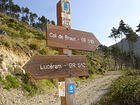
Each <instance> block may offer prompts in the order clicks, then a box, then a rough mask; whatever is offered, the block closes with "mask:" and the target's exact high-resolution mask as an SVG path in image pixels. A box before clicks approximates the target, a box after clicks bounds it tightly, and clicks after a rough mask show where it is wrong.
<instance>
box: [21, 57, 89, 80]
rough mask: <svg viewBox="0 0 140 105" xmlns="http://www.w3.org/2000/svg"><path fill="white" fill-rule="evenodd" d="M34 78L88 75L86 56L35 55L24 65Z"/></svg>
mask: <svg viewBox="0 0 140 105" xmlns="http://www.w3.org/2000/svg"><path fill="white" fill-rule="evenodd" d="M23 68H24V69H25V71H26V72H28V73H29V74H30V75H31V76H32V77H33V78H34V79H47V78H69V77H78V76H87V75H88V67H87V61H86V56H71V57H69V56H65V55H58V56H46V55H45V56H41V55H36V56H33V57H32V58H31V59H30V60H29V61H28V62H27V63H26V64H25V65H24V66H23Z"/></svg>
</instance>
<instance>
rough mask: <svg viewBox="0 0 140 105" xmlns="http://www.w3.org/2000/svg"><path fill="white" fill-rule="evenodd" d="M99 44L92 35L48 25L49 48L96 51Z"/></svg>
mask: <svg viewBox="0 0 140 105" xmlns="http://www.w3.org/2000/svg"><path fill="white" fill-rule="evenodd" d="M99 44H100V43H99V41H98V40H97V39H96V37H95V36H94V35H93V34H92V33H89V32H84V31H78V30H74V29H67V28H65V27H62V26H54V25H47V46H49V47H56V48H67V49H75V50H85V51H94V50H96V48H97V47H98V46H99Z"/></svg>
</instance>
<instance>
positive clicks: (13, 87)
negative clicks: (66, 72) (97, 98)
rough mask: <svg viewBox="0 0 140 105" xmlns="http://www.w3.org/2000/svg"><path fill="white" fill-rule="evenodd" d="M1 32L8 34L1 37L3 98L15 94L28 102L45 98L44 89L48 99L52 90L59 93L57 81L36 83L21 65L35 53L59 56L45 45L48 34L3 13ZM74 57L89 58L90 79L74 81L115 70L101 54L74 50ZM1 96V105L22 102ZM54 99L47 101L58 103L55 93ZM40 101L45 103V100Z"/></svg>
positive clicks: (0, 65)
mask: <svg viewBox="0 0 140 105" xmlns="http://www.w3.org/2000/svg"><path fill="white" fill-rule="evenodd" d="M0 30H1V31H5V32H6V33H7V35H3V34H0V94H3V95H4V97H9V96H11V95H10V94H15V95H16V97H18V94H19V95H20V96H21V99H23V98H24V100H27V99H26V97H27V96H34V98H35V97H36V98H37V97H39V96H40V95H38V94H41V97H44V98H45V96H44V95H43V93H44V90H45V91H46V90H47V92H48V93H46V94H47V95H46V96H47V97H48V95H49V94H50V92H51V91H53V90H54V91H55V92H57V88H56V87H57V82H58V80H57V79H53V80H50V79H49V80H48V79H45V80H39V81H35V80H34V79H32V78H31V77H30V76H29V75H28V74H26V73H25V71H24V70H23V69H22V66H23V65H24V64H25V63H26V62H27V61H28V60H29V59H30V58H31V57H32V56H33V55H35V54H37V55H39V54H41V55H57V54H58V51H57V49H54V48H50V47H47V46H46V39H45V34H46V33H44V32H42V31H41V30H39V29H36V28H34V27H31V26H30V25H28V24H26V23H23V22H19V21H17V20H16V19H13V18H11V17H9V16H6V15H4V14H2V13H0ZM73 54H74V55H77V54H78V55H87V61H88V69H89V76H87V77H86V78H75V81H79V82H80V81H81V80H85V81H86V80H87V79H92V78H93V75H94V74H104V73H105V72H106V71H108V70H112V69H113V66H110V65H113V60H112V59H111V58H110V59H107V58H104V55H103V53H102V52H100V51H95V52H94V53H93V52H91V53H87V52H80V51H73ZM79 82H78V83H79ZM110 82H111V81H110ZM1 92H2V93H1ZM89 93H91V92H89ZM0 97H1V98H2V100H0V104H2V105H3V104H4V105H9V104H8V103H7V102H10V103H11V105H15V104H14V103H19V102H18V100H17V99H18V98H16V99H13V98H14V97H13V98H12V97H9V98H6V99H5V98H3V96H1V95H0ZM57 97H58V94H57ZM53 98H54V99H48V100H47V102H49V101H50V100H55V98H56V94H54V96H53ZM32 99H33V98H31V100H32ZM57 99H58V98H57ZM11 100H12V101H11ZM20 101H22V100H20ZM40 102H41V103H42V100H41V101H40ZM40 102H39V103H40ZM12 103H13V104H12ZM51 103H53V102H51ZM40 105H43V104H40Z"/></svg>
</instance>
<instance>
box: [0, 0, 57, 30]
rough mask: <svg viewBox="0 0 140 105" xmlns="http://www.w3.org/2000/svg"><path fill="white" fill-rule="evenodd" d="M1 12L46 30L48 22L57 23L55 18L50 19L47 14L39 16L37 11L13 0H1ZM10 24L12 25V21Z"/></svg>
mask: <svg viewBox="0 0 140 105" xmlns="http://www.w3.org/2000/svg"><path fill="white" fill-rule="evenodd" d="M0 12H1V13H4V14H6V15H8V16H11V17H12V18H15V19H16V20H18V21H21V22H24V23H27V24H29V25H31V26H33V27H35V28H38V29H41V30H42V31H44V32H45V31H46V29H45V28H46V24H53V25H55V22H54V20H52V21H50V20H49V19H47V18H46V17H45V16H42V17H38V15H37V14H36V13H32V12H31V11H30V10H29V8H27V7H26V8H25V7H20V6H19V5H17V4H14V3H13V0H0ZM9 25H11V26H12V23H10V24H9Z"/></svg>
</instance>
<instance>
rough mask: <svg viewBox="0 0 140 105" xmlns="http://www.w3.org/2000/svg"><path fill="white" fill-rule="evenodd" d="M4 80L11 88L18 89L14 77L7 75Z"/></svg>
mask: <svg viewBox="0 0 140 105" xmlns="http://www.w3.org/2000/svg"><path fill="white" fill-rule="evenodd" d="M6 80H7V82H8V83H9V84H10V86H11V88H18V87H19V81H18V79H17V78H16V77H14V76H11V75H8V76H6Z"/></svg>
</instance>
